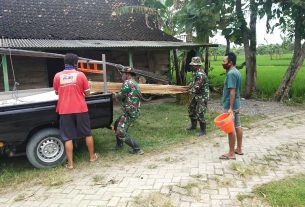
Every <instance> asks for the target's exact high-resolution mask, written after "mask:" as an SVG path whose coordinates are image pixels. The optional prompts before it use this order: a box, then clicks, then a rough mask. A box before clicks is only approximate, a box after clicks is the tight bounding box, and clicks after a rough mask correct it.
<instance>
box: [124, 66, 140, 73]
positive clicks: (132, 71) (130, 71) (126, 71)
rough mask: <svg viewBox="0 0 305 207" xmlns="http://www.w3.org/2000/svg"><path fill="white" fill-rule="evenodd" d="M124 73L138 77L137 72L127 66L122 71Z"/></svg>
mask: <svg viewBox="0 0 305 207" xmlns="http://www.w3.org/2000/svg"><path fill="white" fill-rule="evenodd" d="M121 72H122V73H131V74H132V75H136V72H135V70H134V69H133V68H132V67H129V66H125V67H123V68H122V70H121Z"/></svg>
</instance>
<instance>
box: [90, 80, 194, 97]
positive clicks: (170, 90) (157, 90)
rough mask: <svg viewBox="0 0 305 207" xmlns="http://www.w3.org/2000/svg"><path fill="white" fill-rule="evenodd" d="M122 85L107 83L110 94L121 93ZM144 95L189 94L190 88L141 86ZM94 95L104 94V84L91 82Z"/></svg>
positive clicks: (154, 85) (156, 85)
mask: <svg viewBox="0 0 305 207" xmlns="http://www.w3.org/2000/svg"><path fill="white" fill-rule="evenodd" d="M121 87H122V83H112V82H107V88H108V92H119V91H120V90H121ZM139 87H140V91H141V93H142V94H179V93H187V90H188V86H175V85H159V84H139ZM90 88H91V92H92V93H99V92H104V91H103V90H104V82H97V81H90Z"/></svg>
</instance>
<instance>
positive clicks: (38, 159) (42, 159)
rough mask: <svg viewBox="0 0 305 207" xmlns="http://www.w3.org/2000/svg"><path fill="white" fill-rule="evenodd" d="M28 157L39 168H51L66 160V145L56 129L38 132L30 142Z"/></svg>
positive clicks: (27, 151) (28, 144) (27, 147)
mask: <svg viewBox="0 0 305 207" xmlns="http://www.w3.org/2000/svg"><path fill="white" fill-rule="evenodd" d="M26 155H27V158H28V160H29V162H30V163H31V164H32V165H33V166H34V167H37V168H51V167H54V166H56V165H59V164H61V163H63V162H64V161H65V160H66V153H65V147H64V143H63V141H62V139H61V137H60V136H59V130H58V129H56V128H46V129H42V130H40V131H38V132H36V133H35V134H34V135H33V136H32V137H31V138H30V139H29V141H28V143H27V146H26Z"/></svg>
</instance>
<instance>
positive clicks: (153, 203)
mask: <svg viewBox="0 0 305 207" xmlns="http://www.w3.org/2000/svg"><path fill="white" fill-rule="evenodd" d="M133 202H134V204H135V206H137V207H173V204H172V203H171V201H170V199H169V198H168V197H166V196H165V195H162V194H160V193H152V194H150V195H149V196H148V197H143V196H136V197H135V198H134V200H133Z"/></svg>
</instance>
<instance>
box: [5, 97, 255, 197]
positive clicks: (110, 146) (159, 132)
mask: <svg viewBox="0 0 305 207" xmlns="http://www.w3.org/2000/svg"><path fill="white" fill-rule="evenodd" d="M217 115H218V113H216V112H209V113H207V114H206V118H207V123H208V126H207V132H208V134H209V133H211V132H215V131H217V132H218V131H219V129H217V128H216V126H214V124H213V119H214V118H215V117H216V116H217ZM118 116H119V110H117V111H115V116H114V119H116V118H117V117H118ZM251 117H252V119H251V118H250V117H249V116H242V117H241V119H242V123H243V124H246V125H247V124H248V123H252V122H254V121H256V120H258V119H257V118H256V117H255V116H251ZM188 125H189V117H188V114H187V106H185V105H177V104H175V103H173V102H166V103H149V104H144V105H143V106H142V110H141V115H140V117H139V118H138V119H137V120H136V122H135V123H133V125H132V126H131V127H130V129H129V133H130V135H132V136H133V137H134V138H135V139H136V140H137V141H138V142H139V144H140V145H141V146H142V148H143V150H144V151H145V152H146V153H153V152H155V151H156V152H159V151H162V150H168V149H170V148H171V147H173V146H175V145H185V144H188V143H190V142H191V141H194V138H195V137H197V136H196V134H197V132H189V131H187V130H185V128H186V127H187V126H188ZM93 136H94V140H95V149H96V152H98V153H99V154H100V155H101V158H100V165H102V166H103V167H107V166H110V165H111V164H113V163H115V162H121V161H124V162H125V163H126V162H134V159H135V158H136V157H137V156H134V155H130V154H129V153H128V148H129V147H128V146H124V149H123V150H119V151H117V150H114V146H115V143H116V141H115V137H114V133H113V131H111V130H109V129H96V130H93ZM131 156H133V157H132V161H130V160H131V159H128V158H130V157H131ZM144 156H145V155H144ZM181 159H182V158H179V159H178V158H172V157H168V158H167V159H165V160H164V161H165V162H169V163H172V162H177V161H181ZM74 160H75V167H76V169H75V171H76V172H77V171H78V170H80V169H87V168H90V166H89V162H88V160H89V157H88V152H87V149H86V146H85V144H82V143H79V144H78V147H77V149H75V153H74ZM128 160H129V161H128ZM150 167H152V168H154V167H156V166H150ZM59 174H60V175H62V176H63V177H65V176H66V179H64V180H62V181H60V182H53V181H52V179H50V178H51V177H56V178H58V175H59ZM72 174H73V173H72ZM70 176H71V172H68V171H67V170H66V169H65V168H63V167H62V166H58V167H56V168H52V169H35V168H34V167H32V166H31V165H30V163H29V162H28V161H27V159H26V157H16V158H3V157H1V162H0V192H1V191H2V192H4V191H7V190H8V187H10V186H13V188H14V186H16V187H21V188H22V186H23V185H25V186H26V185H27V186H30V185H33V184H42V185H46V186H56V185H62V184H64V183H66V182H68V181H69V180H71V178H70Z"/></svg>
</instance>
